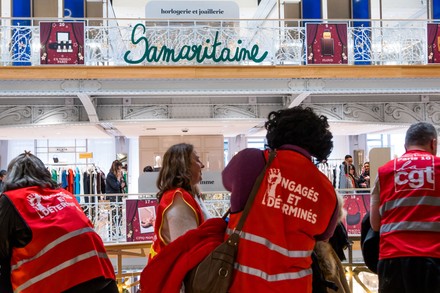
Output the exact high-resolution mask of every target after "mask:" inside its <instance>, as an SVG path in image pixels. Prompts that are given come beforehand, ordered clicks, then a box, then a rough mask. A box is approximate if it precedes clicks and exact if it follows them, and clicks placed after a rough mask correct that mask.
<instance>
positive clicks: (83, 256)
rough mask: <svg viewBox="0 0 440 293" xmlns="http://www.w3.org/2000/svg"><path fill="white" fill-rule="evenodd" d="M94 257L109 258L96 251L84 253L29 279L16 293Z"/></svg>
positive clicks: (103, 253)
mask: <svg viewBox="0 0 440 293" xmlns="http://www.w3.org/2000/svg"><path fill="white" fill-rule="evenodd" d="M94 256H98V257H99V258H105V259H106V258H107V254H106V253H105V252H97V251H96V250H91V251H89V252H86V253H83V254H81V255H78V256H76V257H74V258H72V259H69V260H67V261H65V262H63V263H62V264H59V265H57V266H56V267H53V268H51V269H50V270H47V271H45V272H44V273H42V274H40V275H38V276H35V277H33V278H32V279H29V280H28V281H26V282H25V283H23V284H21V285H20V286H18V287H17V288H16V289H15V290H14V293H15V292H16V293H18V292H21V291H23V290H25V289H27V288H28V287H30V286H32V285H34V284H35V283H37V282H39V281H41V280H43V279H45V278H47V277H49V276H51V275H52V274H55V273H56V272H58V271H60V270H62V269H65V268H67V267H69V266H71V265H74V264H76V263H78V262H80V261H83V260H85V259H88V258H91V257H94Z"/></svg>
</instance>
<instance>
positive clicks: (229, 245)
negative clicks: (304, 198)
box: [185, 151, 276, 293]
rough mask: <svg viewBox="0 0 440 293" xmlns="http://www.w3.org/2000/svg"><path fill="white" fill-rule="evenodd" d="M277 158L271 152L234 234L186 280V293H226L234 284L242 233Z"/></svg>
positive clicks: (273, 152) (193, 270)
mask: <svg viewBox="0 0 440 293" xmlns="http://www.w3.org/2000/svg"><path fill="white" fill-rule="evenodd" d="M275 156H276V152H275V151H271V152H270V154H269V159H268V161H267V163H266V165H265V167H264V168H263V170H262V171H261V173H260V175H259V176H258V177H257V180H256V181H255V183H254V186H253V187H252V191H251V193H250V195H249V198H248V200H247V202H246V206H245V208H244V210H243V213H242V215H241V217H240V220H239V222H238V224H237V227H236V228H235V229H234V231H233V232H232V234H231V235H230V236H229V237H228V239H227V240H226V241H225V242H223V243H222V244H220V245H219V246H217V248H215V249H214V250H213V251H212V252H211V253H210V254H209V255H208V256H207V257H206V258H205V259H204V260H202V262H200V263H199V264H198V265H197V266H196V267H195V268H193V269H192V270H191V271H190V272H189V273H188V274H187V276H186V278H185V292H186V293H226V292H227V291H228V289H229V287H230V285H231V283H232V272H233V270H234V262H235V258H236V256H237V250H238V242H239V240H240V232H241V230H242V228H243V225H244V222H245V220H246V218H247V216H248V214H249V211H250V209H251V206H252V203H253V201H254V199H255V196H256V194H257V192H258V189H259V188H260V184H261V182H262V181H263V178H264V175H265V173H266V170H267V168H268V167H269V165H270V164H271V163H272V161H273V159H274V158H275Z"/></svg>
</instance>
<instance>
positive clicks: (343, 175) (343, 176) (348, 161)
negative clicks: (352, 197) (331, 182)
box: [339, 155, 353, 189]
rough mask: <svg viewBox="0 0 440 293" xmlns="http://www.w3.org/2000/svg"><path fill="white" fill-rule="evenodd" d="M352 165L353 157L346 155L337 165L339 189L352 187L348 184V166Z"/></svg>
mask: <svg viewBox="0 0 440 293" xmlns="http://www.w3.org/2000/svg"><path fill="white" fill-rule="evenodd" d="M352 165H353V157H352V156H351V155H346V156H345V159H344V161H343V162H342V163H341V165H340V166H339V189H346V188H353V187H351V186H352V185H351V184H350V183H351V182H350V175H349V174H350V166H352Z"/></svg>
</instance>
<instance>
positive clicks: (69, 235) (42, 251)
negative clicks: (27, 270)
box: [11, 227, 94, 271]
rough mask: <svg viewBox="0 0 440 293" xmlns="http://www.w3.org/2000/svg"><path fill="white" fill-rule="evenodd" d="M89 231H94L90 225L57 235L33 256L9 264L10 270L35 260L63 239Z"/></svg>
mask: <svg viewBox="0 0 440 293" xmlns="http://www.w3.org/2000/svg"><path fill="white" fill-rule="evenodd" d="M90 232H94V230H93V229H92V228H90V227H87V228H83V229H79V230H76V231H73V232H70V233H67V234H65V235H63V236H61V237H59V238H58V239H55V240H54V241H52V242H51V243H49V244H48V245H46V246H45V247H44V248H43V249H41V251H40V252H38V253H37V254H36V255H34V256H33V257H31V258H28V259H23V260H21V261H19V262H17V263H16V264H15V265H12V266H11V271H14V270H16V269H18V268H20V266H22V265H23V264H25V263H27V262H29V261H32V260H35V259H37V258H39V257H40V256H42V255H44V254H45V253H46V252H48V251H49V250H51V249H52V248H54V247H55V246H57V245H59V244H61V243H63V242H64V241H67V240H69V239H71V238H73V237H76V236H78V235H81V234H85V233H90Z"/></svg>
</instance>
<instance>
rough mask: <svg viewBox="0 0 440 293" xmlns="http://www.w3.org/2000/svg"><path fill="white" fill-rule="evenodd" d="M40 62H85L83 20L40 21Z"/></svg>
mask: <svg viewBox="0 0 440 293" xmlns="http://www.w3.org/2000/svg"><path fill="white" fill-rule="evenodd" d="M40 45H41V48H40V64H63V65H65V64H84V23H83V22H40Z"/></svg>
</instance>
